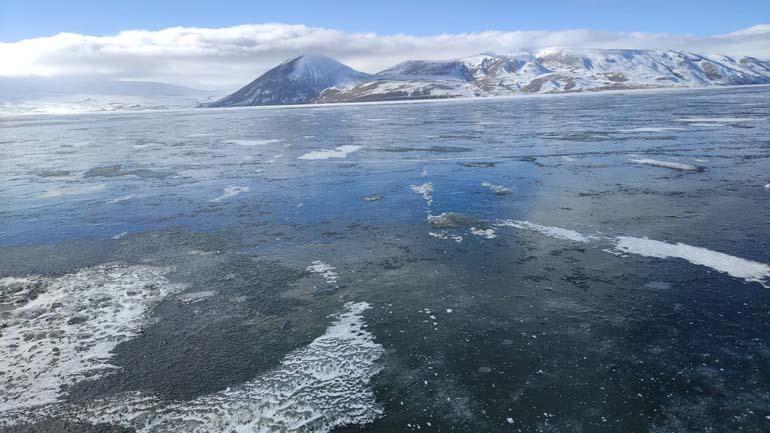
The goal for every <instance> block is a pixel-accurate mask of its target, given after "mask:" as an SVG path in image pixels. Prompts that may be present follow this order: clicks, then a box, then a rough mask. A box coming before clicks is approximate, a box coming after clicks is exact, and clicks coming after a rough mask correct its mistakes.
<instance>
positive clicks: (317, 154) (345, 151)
mask: <svg viewBox="0 0 770 433" xmlns="http://www.w3.org/2000/svg"><path fill="white" fill-rule="evenodd" d="M359 149H361V146H356V145H352V144H346V145H344V146H339V147H336V148H334V149H333V150H330V149H323V150H314V151H312V152H308V153H306V154H304V155H301V156H300V157H299V158H298V159H306V160H314V159H329V158H347V156H348V155H350V154H351V153H353V152H356V151H358V150H359Z"/></svg>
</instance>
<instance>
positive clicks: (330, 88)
mask: <svg viewBox="0 0 770 433" xmlns="http://www.w3.org/2000/svg"><path fill="white" fill-rule="evenodd" d="M742 84H770V61H766V60H759V59H756V58H753V57H743V58H740V59H736V58H732V57H728V56H718V55H699V54H694V53H690V52H685V51H677V50H654V51H652V50H606V49H569V48H550V49H545V50H542V51H540V52H537V53H518V54H511V55H495V54H481V55H476V56H471V57H465V58H462V59H457V60H450V61H421V60H415V61H407V62H403V63H400V64H398V65H396V66H393V67H391V68H388V69H386V70H384V71H382V72H379V73H377V74H374V75H368V74H364V73H362V72H357V71H354V70H352V69H350V68H348V67H347V66H344V65H342V64H340V63H338V62H336V61H334V60H332V59H329V58H327V57H322V56H301V57H297V58H295V59H291V60H289V61H287V62H285V63H283V64H281V65H279V66H278V67H276V68H274V69H271V70H270V71H268V72H267V73H265V74H264V75H263V76H261V77H259V78H258V79H257V80H255V81H254V82H252V83H251V84H249V85H248V86H246V87H244V88H243V89H241V90H239V91H238V92H236V93H234V94H233V95H230V96H228V97H226V98H224V99H222V100H220V101H217V102H216V103H214V104H210V105H209V106H244V105H272V104H301V103H323V102H363V101H386V100H405V99H431V98H454V97H483V96H505V95H515V94H528V93H560V92H583V91H602V90H617V89H649V88H666V87H672V88H673V87H708V86H724V85H742Z"/></svg>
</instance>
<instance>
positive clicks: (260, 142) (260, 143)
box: [224, 138, 283, 146]
mask: <svg viewBox="0 0 770 433" xmlns="http://www.w3.org/2000/svg"><path fill="white" fill-rule="evenodd" d="M282 141H283V140H279V139H276V138H272V139H267V140H225V141H224V142H225V143H227V144H237V145H239V146H264V145H265V144H272V143H280V142H282Z"/></svg>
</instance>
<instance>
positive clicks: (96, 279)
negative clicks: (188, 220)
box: [0, 265, 183, 417]
mask: <svg viewBox="0 0 770 433" xmlns="http://www.w3.org/2000/svg"><path fill="white" fill-rule="evenodd" d="M168 271H169V269H167V268H159V267H150V266H123V265H103V266H97V267H93V268H86V269H83V270H81V271H79V272H76V273H73V274H67V275H64V276H61V277H57V278H45V277H26V278H5V279H3V282H2V283H3V286H4V287H6V288H7V287H10V286H11V285H14V286H15V290H13V292H12V293H11V292H10V290H9V291H8V292H9V293H6V290H3V291H2V292H0V302H2V301H6V300H12V301H13V304H14V305H16V307H15V308H14V309H12V310H10V311H8V312H6V313H5V315H4V317H3V321H4V325H5V328H4V329H3V330H2V333H1V334H0V372H2V373H3V374H2V380H0V395H2V396H3V398H2V399H0V417H2V413H3V412H5V411H9V410H15V409H21V408H28V407H32V406H38V405H43V404H50V403H53V402H56V401H58V400H59V399H60V398H61V397H62V387H64V386H67V385H73V384H75V383H78V382H80V381H83V380H90V379H95V378H98V377H100V376H103V375H105V374H109V373H110V371H111V370H114V369H115V368H117V367H115V366H114V365H112V364H111V362H110V358H111V357H112V350H113V349H114V348H115V346H117V345H118V344H120V343H121V342H123V341H126V340H129V339H131V338H133V337H135V336H136V335H137V334H138V333H139V331H140V330H141V328H142V325H143V322H144V316H145V315H146V313H147V311H148V310H149V309H150V308H152V306H153V305H155V304H157V303H158V302H159V301H160V300H161V299H163V298H164V297H166V296H167V295H169V294H172V293H175V292H178V291H180V290H181V289H182V287H183V286H181V285H179V284H171V283H170V282H169V281H168V280H167V279H166V278H165V277H164V274H166V273H167V272H168ZM38 292H39V294H38V295H37V297H34V295H33V293H38ZM3 303H5V302H3Z"/></svg>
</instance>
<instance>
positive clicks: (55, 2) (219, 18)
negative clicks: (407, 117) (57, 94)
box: [0, 0, 770, 42]
mask: <svg viewBox="0 0 770 433" xmlns="http://www.w3.org/2000/svg"><path fill="white" fill-rule="evenodd" d="M767 1H768V0H731V1H724V0H699V1H694V0H667V1H661V0H646V1H635V0H626V1H609V0H589V1H583V2H575V1H565V0H550V1H548V2H537V1H531V0H530V1H513V0H508V1H504V0H475V1H471V0H444V1H416V0H412V1H403V0H389V1H384V0H381V1H376V2H365V1H361V0H358V1H355V0H337V1H334V2H318V1H308V0H294V1H280V0H272V1H248V0H237V1H227V2H223V1H220V2H212V1H201V0H184V1H183V0H175V1H149V0H134V1H122V0H115V1H108V2H105V1H104V0H69V1H64V0H0V41H3V42H13V41H18V40H20V39H25V38H31V37H37V36H49V35H53V34H56V33H59V32H65V31H66V32H74V33H80V34H88V35H110V34H115V33H117V32H119V31H121V30H127V29H148V30H158V29H162V28H166V27H172V26H202V27H226V26H232V25H237V24H245V23H266V22H280V23H289V24H305V25H308V26H313V27H326V28H334V29H338V30H344V31H348V32H376V33H379V34H393V33H407V34H412V35H431V34H437V33H444V32H447V33H462V32H477V31H483V30H541V29H542V30H557V29H574V28H587V29H592V30H606V31H618V32H630V31H639V32H670V33H676V34H695V35H713V34H719V33H727V32H731V31H733V30H738V29H742V28H746V27H750V26H752V25H755V24H760V23H768V22H770V5H769V4H768V3H767Z"/></svg>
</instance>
